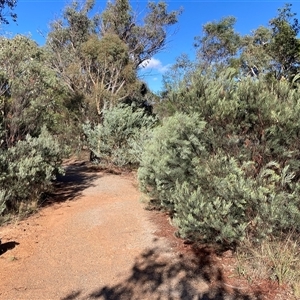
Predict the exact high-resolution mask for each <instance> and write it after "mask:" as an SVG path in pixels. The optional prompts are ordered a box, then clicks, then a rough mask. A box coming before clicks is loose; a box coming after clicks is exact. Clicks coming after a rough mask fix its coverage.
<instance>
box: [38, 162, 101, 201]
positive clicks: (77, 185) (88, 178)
mask: <svg viewBox="0 0 300 300" xmlns="http://www.w3.org/2000/svg"><path fill="white" fill-rule="evenodd" d="M65 171H66V173H65V175H58V176H57V179H56V181H55V182H54V184H53V185H54V190H53V192H52V193H50V194H48V195H47V196H46V199H45V200H44V202H43V205H44V206H47V205H49V204H52V203H59V202H64V201H67V200H73V199H75V198H76V197H78V196H80V195H81V193H82V191H84V190H85V189H86V188H88V187H91V186H94V184H93V181H94V180H95V179H97V178H99V177H100V175H99V173H98V174H97V173H95V172H91V170H90V169H89V167H88V166H87V164H86V162H74V163H72V164H69V165H67V166H66V167H65Z"/></svg>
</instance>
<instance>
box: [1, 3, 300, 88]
mask: <svg viewBox="0 0 300 300" xmlns="http://www.w3.org/2000/svg"><path fill="white" fill-rule="evenodd" d="M155 2H157V1H155ZM165 2H166V3H167V4H168V8H169V10H175V9H179V8H180V7H183V9H184V11H183V13H182V15H181V16H180V17H179V22H178V24H176V25H175V26H174V27H173V29H171V30H170V31H171V33H172V31H175V33H174V34H172V35H171V36H170V38H169V43H168V46H167V48H166V49H165V50H164V51H162V52H161V53H159V54H157V55H156V56H155V57H153V60H152V61H151V62H150V63H149V64H148V67H147V68H146V69H145V70H143V72H142V74H141V75H142V76H143V80H145V81H146V82H147V83H148V85H149V87H150V88H151V89H152V90H153V91H158V90H160V88H161V78H162V74H163V73H164V72H165V71H166V70H167V68H168V66H170V65H172V64H173V63H174V62H175V59H176V57H178V56H179V55H180V54H181V53H187V54H189V55H190V56H191V57H193V55H194V49H193V42H194V37H195V36H197V35H201V28H202V26H203V25H204V24H206V23H207V22H210V21H218V20H220V19H221V18H222V17H226V16H235V17H236V18H237V23H236V27H235V28H236V31H237V32H239V33H241V34H247V33H250V32H251V30H254V29H256V28H257V27H258V26H260V25H267V24H268V21H269V20H270V19H271V18H272V17H274V16H276V14H277V9H278V8H280V7H283V5H284V4H285V3H287V2H288V3H292V4H293V7H292V9H293V11H294V12H295V13H297V16H298V18H299V19H300V0H298V1H259V0H252V1H243V0H240V1H229V0H222V1H218V0H206V1H202V0H194V1H177V0H167V1H165ZM68 3H70V1H68V0H35V1H32V0H18V4H17V8H16V10H15V12H16V13H17V14H18V19H17V24H12V23H11V24H10V25H7V26H2V28H1V32H0V34H3V33H12V34H16V33H21V34H26V35H30V36H31V37H32V39H34V40H36V41H37V42H38V43H39V44H41V45H42V44H43V43H44V37H43V35H44V36H46V35H47V31H48V30H49V26H48V25H49V23H50V21H51V20H54V19H55V18H57V17H58V16H60V14H61V11H62V9H63V8H64V7H65V6H66V5H67V4H68ZM131 5H132V6H133V7H134V8H135V7H137V10H138V11H142V10H144V9H145V7H146V5H147V1H144V0H134V1H131ZM105 6H106V0H96V5H95V10H97V11H102V10H103V9H104V8H105Z"/></svg>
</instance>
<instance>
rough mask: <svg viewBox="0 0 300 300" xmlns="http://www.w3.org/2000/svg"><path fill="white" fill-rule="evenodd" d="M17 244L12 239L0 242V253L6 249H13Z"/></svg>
mask: <svg viewBox="0 0 300 300" xmlns="http://www.w3.org/2000/svg"><path fill="white" fill-rule="evenodd" d="M17 245H19V243H17V242H14V241H13V242H7V243H3V244H0V255H2V254H4V253H5V252H7V251H8V250H12V249H14V248H15V247H16V246H17Z"/></svg>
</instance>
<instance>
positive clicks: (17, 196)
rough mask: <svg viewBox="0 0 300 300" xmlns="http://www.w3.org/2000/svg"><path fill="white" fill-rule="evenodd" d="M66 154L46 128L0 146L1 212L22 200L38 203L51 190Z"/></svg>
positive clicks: (14, 206)
mask: <svg viewBox="0 0 300 300" xmlns="http://www.w3.org/2000/svg"><path fill="white" fill-rule="evenodd" d="M66 154H67V152H66V149H64V148H63V147H62V146H61V145H60V144H59V143H58V142H57V140H55V139H54V138H53V137H52V136H51V135H50V133H49V132H48V131H47V130H46V129H45V128H42V131H41V134H40V135H39V136H38V137H31V136H30V135H27V136H26V138H25V140H23V141H18V142H17V143H16V145H15V146H13V147H10V148H8V149H1V150H0V162H1V164H0V165H1V169H0V186H1V188H0V208H1V211H0V213H2V214H4V213H7V212H9V211H17V209H18V207H19V205H20V203H22V202H26V201H35V202H38V201H39V200H40V198H41V196H42V195H43V194H44V193H46V192H48V191H50V190H51V187H52V182H53V180H54V179H55V177H56V175H57V174H59V173H61V174H62V173H63V169H62V167H61V164H62V159H63V157H64V156H65V155H66Z"/></svg>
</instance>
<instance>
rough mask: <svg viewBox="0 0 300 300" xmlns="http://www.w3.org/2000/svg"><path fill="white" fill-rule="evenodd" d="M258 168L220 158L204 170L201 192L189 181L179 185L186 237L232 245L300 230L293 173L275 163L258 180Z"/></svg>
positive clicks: (178, 216) (179, 214)
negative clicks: (255, 172)
mask: <svg viewBox="0 0 300 300" xmlns="http://www.w3.org/2000/svg"><path fill="white" fill-rule="evenodd" d="M252 166H253V163H248V164H244V165H243V166H239V164H238V163H237V161H236V160H235V159H233V158H227V157H226V156H219V155H216V156H212V157H210V159H209V161H207V162H206V163H205V162H202V164H201V165H200V166H199V167H198V172H197V175H198V176H197V181H198V186H197V187H196V188H195V186H194V185H191V184H190V183H189V180H188V179H187V180H186V181H185V182H184V183H183V184H177V185H176V188H175V190H174V193H173V195H172V198H173V199H174V203H175V206H174V212H175V213H174V221H175V224H176V225H177V226H178V228H179V233H180V234H181V236H183V237H185V238H189V239H192V240H202V241H206V242H221V243H222V244H226V245H230V244H238V243H240V242H241V241H243V240H244V238H245V237H246V236H247V237H248V238H250V239H251V240H252V241H260V240H261V239H265V238H268V237H270V236H273V237H276V236H280V234H281V232H287V231H288V230H289V229H290V228H294V229H296V230H299V229H300V211H299V204H300V200H299V184H298V185H295V184H292V183H291V180H292V178H293V174H292V173H289V172H288V167H286V168H284V169H283V170H282V169H280V166H279V165H278V164H276V163H269V164H268V165H266V166H264V167H263V168H262V170H261V172H260V174H259V175H258V176H257V177H256V178H252V177H249V174H247V173H248V172H247V169H249V168H251V167H252ZM193 180H195V179H193Z"/></svg>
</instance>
